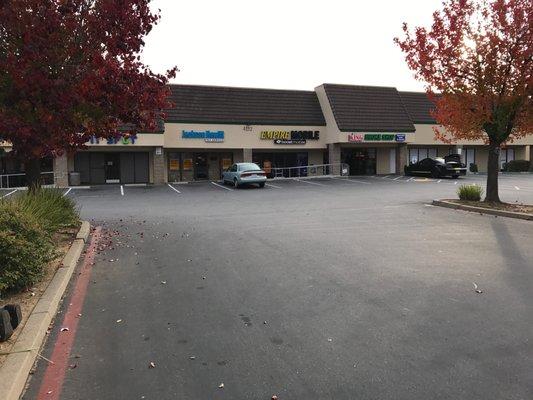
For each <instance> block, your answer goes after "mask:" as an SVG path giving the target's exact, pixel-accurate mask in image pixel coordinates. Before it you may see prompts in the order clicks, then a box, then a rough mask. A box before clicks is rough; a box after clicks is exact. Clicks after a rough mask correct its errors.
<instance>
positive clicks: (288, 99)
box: [165, 85, 326, 126]
mask: <svg viewBox="0 0 533 400" xmlns="http://www.w3.org/2000/svg"><path fill="white" fill-rule="evenodd" d="M170 89H171V98H170V100H171V101H172V102H173V103H174V107H173V108H171V109H168V110H165V113H166V119H165V120H166V122H193V123H217V124H239V125H240V124H243V125H307V126H323V125H326V121H325V119H324V115H323V114H322V109H321V108H320V103H319V102H318V97H317V95H316V93H315V92H314V91H302V90H276V89H252V88H235V87H223V86H200V85H170Z"/></svg>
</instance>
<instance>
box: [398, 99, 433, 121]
mask: <svg viewBox="0 0 533 400" xmlns="http://www.w3.org/2000/svg"><path fill="white" fill-rule="evenodd" d="M399 93H400V97H401V99H402V101H403V104H404V105H405V108H406V110H407V112H408V113H409V115H410V117H411V119H412V120H413V122H414V123H415V124H435V123H436V121H435V118H433V117H432V116H431V113H430V111H431V110H432V109H434V108H435V103H433V102H432V101H431V100H430V99H429V97H428V96H427V94H426V93H423V92H399Z"/></svg>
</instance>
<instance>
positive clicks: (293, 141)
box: [274, 139, 307, 144]
mask: <svg viewBox="0 0 533 400" xmlns="http://www.w3.org/2000/svg"><path fill="white" fill-rule="evenodd" d="M306 143H307V141H306V140H304V139H296V140H292V139H289V140H282V139H276V140H274V144H306Z"/></svg>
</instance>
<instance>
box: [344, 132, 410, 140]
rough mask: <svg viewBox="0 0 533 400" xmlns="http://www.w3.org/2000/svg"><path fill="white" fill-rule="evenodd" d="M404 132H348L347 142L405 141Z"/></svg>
mask: <svg viewBox="0 0 533 400" xmlns="http://www.w3.org/2000/svg"><path fill="white" fill-rule="evenodd" d="M405 139H406V135H405V134H393V133H365V134H362V133H350V134H348V142H394V141H396V142H405Z"/></svg>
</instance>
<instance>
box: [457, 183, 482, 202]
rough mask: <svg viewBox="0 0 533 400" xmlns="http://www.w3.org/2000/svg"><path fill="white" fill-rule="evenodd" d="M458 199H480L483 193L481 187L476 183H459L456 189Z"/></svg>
mask: <svg viewBox="0 0 533 400" xmlns="http://www.w3.org/2000/svg"><path fill="white" fill-rule="evenodd" d="M457 195H458V196H459V199H460V200H470V201H480V200H481V196H482V195H483V188H482V187H481V186H477V185H461V186H459V189H457Z"/></svg>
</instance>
